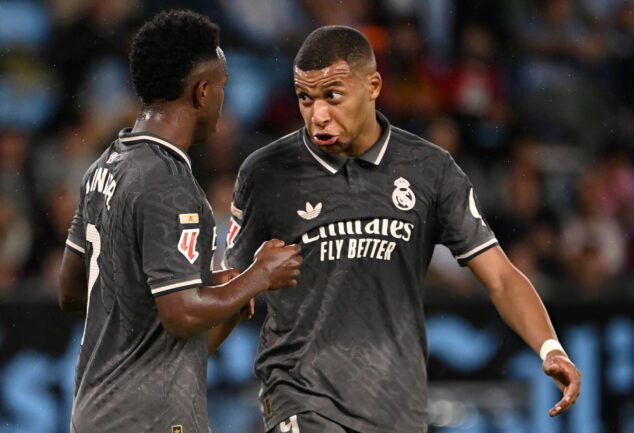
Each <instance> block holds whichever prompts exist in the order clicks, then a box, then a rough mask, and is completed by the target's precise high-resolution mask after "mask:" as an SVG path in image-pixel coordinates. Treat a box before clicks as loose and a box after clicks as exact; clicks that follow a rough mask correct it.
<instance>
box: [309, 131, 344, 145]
mask: <svg viewBox="0 0 634 433" xmlns="http://www.w3.org/2000/svg"><path fill="white" fill-rule="evenodd" d="M337 139H338V137H337V136H336V135H332V134H326V133H323V132H320V133H319V134H315V135H313V143H315V144H316V145H318V146H331V145H333V144H335V143H336V142H337Z"/></svg>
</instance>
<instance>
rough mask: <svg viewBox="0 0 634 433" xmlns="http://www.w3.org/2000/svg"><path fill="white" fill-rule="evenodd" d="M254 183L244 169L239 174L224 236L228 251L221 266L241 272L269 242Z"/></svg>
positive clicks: (268, 233)
mask: <svg viewBox="0 0 634 433" xmlns="http://www.w3.org/2000/svg"><path fill="white" fill-rule="evenodd" d="M254 186H255V185H254V183H253V182H252V180H251V178H250V176H248V175H247V173H246V172H245V170H244V169H243V168H241V169H240V172H239V173H238V178H237V180H236V185H235V188H234V190H233V200H232V202H231V220H230V221H229V231H228V233H227V249H226V250H225V255H224V259H223V260H222V265H223V267H224V268H237V269H239V270H240V271H244V270H245V269H246V268H248V267H249V265H251V263H252V262H253V254H255V251H257V249H258V248H259V247H260V245H262V242H264V241H266V240H267V239H269V238H270V230H269V229H268V227H267V225H266V218H265V217H264V212H263V209H262V206H261V204H259V203H258V200H257V198H258V197H257V193H256V192H255V187H254Z"/></svg>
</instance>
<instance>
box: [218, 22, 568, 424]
mask: <svg viewBox="0 0 634 433" xmlns="http://www.w3.org/2000/svg"><path fill="white" fill-rule="evenodd" d="M294 81H295V90H296V93H297V98H298V101H299V110H300V112H301V115H302V117H303V119H304V122H305V127H304V128H302V129H300V130H298V131H295V132H293V133H291V134H288V135H286V136H284V137H282V138H280V139H279V140H277V141H275V142H274V143H272V144H270V145H268V146H266V147H264V148H262V149H260V150H258V151H256V152H254V153H253V154H252V155H250V156H249V157H248V158H247V159H246V160H245V162H244V163H243V165H242V167H241V169H240V173H239V175H238V180H237V182H236V187H235V191H234V202H233V205H232V212H233V215H232V223H231V230H230V234H229V236H228V241H229V248H228V250H227V252H226V255H225V263H226V264H229V265H231V266H235V267H237V268H239V269H245V268H246V267H247V266H248V265H249V262H250V257H251V256H252V255H253V252H254V251H255V250H256V248H257V247H258V245H259V244H260V243H261V242H262V240H264V239H267V238H268V237H270V236H274V237H276V238H279V239H283V240H285V241H287V242H300V243H301V246H302V256H303V257H304V261H303V264H302V277H301V278H300V279H299V285H298V287H297V288H295V289H294V290H291V291H279V292H267V293H265V295H264V296H265V298H266V302H267V306H268V315H267V317H266V320H265V322H264V325H263V329H262V338H261V343H260V347H259V350H258V355H257V359H256V372H257V375H258V377H259V378H260V379H261V381H262V385H263V386H262V394H261V399H262V407H263V411H264V419H265V428H266V430H267V431H274V432H279V433H282V432H292V433H299V432H301V433H333V432H336V433H342V432H362V433H387V432H425V431H426V430H427V427H426V425H427V419H426V388H427V374H426V365H425V362H426V356H427V345H426V336H425V321H424V313H423V289H422V281H423V277H424V275H425V273H426V271H427V267H428V265H429V261H430V258H431V254H432V251H433V249H434V245H435V244H444V245H446V246H447V247H449V249H450V250H451V251H452V252H453V254H454V255H455V257H456V259H457V261H458V263H460V264H461V265H466V266H469V268H470V269H471V271H472V272H473V273H474V274H475V275H476V276H477V277H478V278H479V280H480V281H481V282H482V283H483V284H484V285H485V286H486V288H487V289H488V292H489V294H490V296H491V299H492V300H493V302H494V304H495V306H496V308H497V310H498V311H499V313H500V314H501V316H502V317H503V319H504V320H505V321H506V322H507V323H508V324H509V325H510V326H511V328H513V329H514V330H515V331H516V332H517V333H518V334H519V335H520V336H521V337H522V338H523V339H524V341H526V343H527V344H528V345H529V346H530V347H531V348H532V349H533V350H535V351H536V352H537V353H540V354H541V356H542V359H543V367H544V371H545V373H546V374H548V375H550V376H552V378H553V379H554V380H555V382H557V384H558V385H559V387H560V388H561V389H562V391H563V394H564V395H563V398H562V399H561V401H559V402H558V403H557V404H556V405H555V406H554V407H553V408H552V410H551V411H550V415H551V416H554V415H557V414H559V413H561V412H563V411H564V410H566V409H567V408H569V407H570V406H571V405H572V404H574V402H575V400H576V399H577V396H578V395H579V386H580V374H579V372H578V371H577V369H576V367H575V366H574V364H573V363H572V362H571V361H570V359H569V358H568V356H567V355H566V353H565V352H564V350H563V348H562V347H561V345H560V344H559V343H558V341H557V336H556V334H555V331H554V330H553V327H552V325H551V323H550V319H549V317H548V314H547V312H546V310H545V308H544V306H543V304H542V302H541V300H540V298H539V297H538V295H537V293H536V292H535V290H534V288H533V287H532V285H531V283H530V282H529V281H528V280H527V279H526V278H525V277H524V275H522V274H521V273H520V272H519V271H518V270H517V269H516V268H515V267H514V266H513V265H512V264H511V263H510V262H509V260H508V259H507V257H506V256H505V255H504V253H503V251H502V250H501V248H500V247H499V245H498V242H497V240H496V238H495V236H494V234H493V233H492V231H491V229H490V228H489V226H488V225H487V223H486V221H485V220H484V218H483V217H482V215H481V214H480V211H479V208H478V202H477V199H476V195H475V193H474V191H473V188H472V186H471V184H470V182H469V180H468V179H467V176H466V175H465V174H464V173H463V172H462V171H461V170H460V168H458V166H457V165H456V164H455V163H454V161H453V160H452V158H451V157H450V156H449V154H448V153H447V152H445V151H443V150H441V149H440V148H438V147H437V146H435V145H433V144H432V143H429V142H427V141H425V140H423V139H422V138H420V137H417V136H415V135H413V134H411V133H409V132H407V131H404V130H402V129H399V128H397V127H395V126H393V125H391V124H390V123H389V121H388V119H387V118H386V117H385V116H384V115H382V114H381V113H379V112H377V111H376V108H375V101H376V99H377V97H378V96H379V92H380V90H381V76H380V75H379V73H378V72H377V70H376V63H375V58H374V53H373V51H372V48H371V46H370V44H369V43H368V41H367V39H366V38H365V37H364V36H363V35H362V34H361V33H360V32H358V31H356V30H354V29H352V28H350V27H344V26H327V27H322V28H319V29H317V30H315V31H314V32H313V33H311V34H310V35H309V36H308V38H307V39H306V40H305V41H304V43H303V45H302V46H301V48H300V50H299V52H298V54H297V56H296V58H295V62H294ZM280 197H282V198H283V200H281V199H280Z"/></svg>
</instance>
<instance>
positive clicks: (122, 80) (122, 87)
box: [46, 0, 138, 124]
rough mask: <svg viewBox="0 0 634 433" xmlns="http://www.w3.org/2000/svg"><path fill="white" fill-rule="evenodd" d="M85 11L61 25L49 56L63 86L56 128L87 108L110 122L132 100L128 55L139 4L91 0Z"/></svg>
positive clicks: (48, 51)
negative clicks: (130, 95) (128, 81)
mask: <svg viewBox="0 0 634 433" xmlns="http://www.w3.org/2000/svg"><path fill="white" fill-rule="evenodd" d="M56 5H57V6H59V5H60V3H57V4H56ZM82 7H83V8H85V9H84V11H85V12H84V13H82V14H79V15H77V16H76V19H75V20H74V21H71V22H60V23H58V26H56V28H55V29H54V32H53V36H52V38H51V40H50V41H49V44H48V47H47V51H46V52H47V55H48V56H49V62H50V64H51V67H52V69H53V70H54V71H55V72H56V73H57V75H58V78H59V80H60V84H61V88H60V97H61V100H60V104H59V111H58V113H57V114H58V118H57V119H56V124H60V123H64V121H65V119H66V117H67V116H73V115H75V114H76V113H77V112H78V111H86V110H87V109H94V110H97V113H99V114H107V115H108V120H109V118H110V116H114V115H116V113H117V108H119V110H121V107H118V104H121V103H123V104H126V103H127V102H128V101H129V100H130V98H129V97H128V96H126V95H125V93H126V90H127V91H128V92H129V89H128V85H127V77H128V72H127V69H128V68H127V56H128V51H129V44H130V40H131V35H132V32H133V31H134V27H133V26H134V25H135V24H136V19H135V16H134V14H135V12H137V11H138V9H137V7H136V1H128V0H90V1H89V2H85V3H84V4H83V5H82ZM83 103H87V104H88V106H87V107H86V106H84V105H83Z"/></svg>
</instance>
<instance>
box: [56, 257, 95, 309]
mask: <svg viewBox="0 0 634 433" xmlns="http://www.w3.org/2000/svg"><path fill="white" fill-rule="evenodd" d="M87 296H88V286H87V281H86V264H85V262H84V258H83V257H82V256H80V255H79V254H76V253H75V252H73V251H71V250H70V249H69V248H66V249H65V250H64V256H63V258H62V266H61V269H60V274H59V288H58V300H59V305H60V307H61V308H62V310H63V311H73V310H78V311H85V310H86V300H87Z"/></svg>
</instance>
